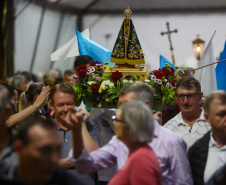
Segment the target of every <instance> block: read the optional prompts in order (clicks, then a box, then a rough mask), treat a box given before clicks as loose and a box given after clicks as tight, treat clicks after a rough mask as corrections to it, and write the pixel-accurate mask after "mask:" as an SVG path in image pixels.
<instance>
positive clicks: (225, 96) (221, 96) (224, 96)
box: [204, 91, 226, 112]
mask: <svg viewBox="0 0 226 185" xmlns="http://www.w3.org/2000/svg"><path fill="white" fill-rule="evenodd" d="M216 99H217V100H219V102H220V103H221V104H222V105H226V92H225V91H214V92H212V93H211V94H210V95H208V96H206V97H205V100H204V110H205V112H210V106H211V103H212V102H213V100H216Z"/></svg>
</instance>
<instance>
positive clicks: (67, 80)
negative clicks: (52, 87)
mask: <svg viewBox="0 0 226 185" xmlns="http://www.w3.org/2000/svg"><path fill="white" fill-rule="evenodd" d="M74 75H75V72H74V71H73V70H71V69H68V70H65V71H64V76H63V82H64V83H69V84H72V85H73V84H75V80H74V79H73V78H72V77H73V76H74Z"/></svg>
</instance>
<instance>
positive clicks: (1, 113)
mask: <svg viewBox="0 0 226 185" xmlns="http://www.w3.org/2000/svg"><path fill="white" fill-rule="evenodd" d="M10 101H11V95H10V93H9V91H8V90H7V89H6V88H5V87H4V86H3V85H0V117H1V119H0V125H1V124H5V121H6V120H7V119H8V118H9V116H10V115H11V112H12V109H11V105H10Z"/></svg>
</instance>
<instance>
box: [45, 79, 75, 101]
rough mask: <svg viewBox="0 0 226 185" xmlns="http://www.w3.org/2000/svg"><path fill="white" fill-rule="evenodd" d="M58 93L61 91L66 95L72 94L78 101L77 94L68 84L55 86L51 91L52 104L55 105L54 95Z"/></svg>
mask: <svg viewBox="0 0 226 185" xmlns="http://www.w3.org/2000/svg"><path fill="white" fill-rule="evenodd" d="M57 91H60V92H63V93H66V94H71V95H73V96H74V100H76V97H75V93H74V90H73V88H72V86H71V85H70V84H67V83H60V84H56V85H54V86H53V88H52V89H51V91H50V95H49V99H50V102H51V103H52V104H53V103H54V98H53V97H54V94H55V93H56V92H57Z"/></svg>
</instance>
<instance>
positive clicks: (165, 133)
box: [159, 126, 184, 141]
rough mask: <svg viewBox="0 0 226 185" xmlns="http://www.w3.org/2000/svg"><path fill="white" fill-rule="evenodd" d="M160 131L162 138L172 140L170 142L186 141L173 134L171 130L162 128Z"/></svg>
mask: <svg viewBox="0 0 226 185" xmlns="http://www.w3.org/2000/svg"><path fill="white" fill-rule="evenodd" d="M159 129H160V132H161V135H162V136H167V137H170V138H171V139H169V140H177V141H184V140H183V138H182V137H181V136H180V135H178V134H176V133H174V132H172V131H171V130H169V129H168V128H166V127H164V126H160V127H159Z"/></svg>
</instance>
